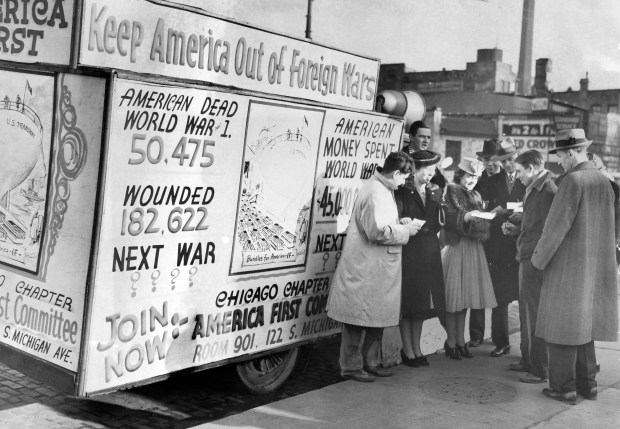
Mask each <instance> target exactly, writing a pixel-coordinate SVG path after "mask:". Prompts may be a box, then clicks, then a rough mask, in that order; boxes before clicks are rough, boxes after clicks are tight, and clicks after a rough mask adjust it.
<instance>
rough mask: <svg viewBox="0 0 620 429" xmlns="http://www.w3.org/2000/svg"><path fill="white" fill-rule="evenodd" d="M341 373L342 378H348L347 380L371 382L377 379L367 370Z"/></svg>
mask: <svg viewBox="0 0 620 429" xmlns="http://www.w3.org/2000/svg"><path fill="white" fill-rule="evenodd" d="M341 375H342V378H346V379H347V380H354V381H360V382H362V383H369V382H371V381H375V377H374V376H373V375H370V374H368V373H367V372H366V371H355V372H348V373H345V374H341Z"/></svg>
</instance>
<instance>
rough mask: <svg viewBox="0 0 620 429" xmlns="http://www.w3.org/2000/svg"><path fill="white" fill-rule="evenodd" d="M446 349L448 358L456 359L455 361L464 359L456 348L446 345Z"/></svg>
mask: <svg viewBox="0 0 620 429" xmlns="http://www.w3.org/2000/svg"><path fill="white" fill-rule="evenodd" d="M444 349H445V353H446V356H448V357H449V358H450V359H454V360H461V359H463V358H462V357H461V354H460V353H459V351H458V350H457V349H456V347H450V346H449V345H447V344H446V345H445V347H444Z"/></svg>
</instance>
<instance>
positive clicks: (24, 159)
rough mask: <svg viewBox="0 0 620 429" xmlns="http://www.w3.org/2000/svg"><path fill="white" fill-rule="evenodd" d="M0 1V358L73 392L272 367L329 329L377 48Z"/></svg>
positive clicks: (253, 382)
mask: <svg viewBox="0 0 620 429" xmlns="http://www.w3.org/2000/svg"><path fill="white" fill-rule="evenodd" d="M43 3H45V5H46V7H42V6H41V4H43ZM8 4H9V3H7V7H6V8H5V9H4V10H2V16H3V19H2V26H0V34H4V35H5V36H6V37H4V39H3V40H4V42H2V43H0V47H2V49H0V75H1V78H0V139H1V147H2V153H3V156H2V158H0V175H1V178H0V350H1V352H0V359H2V361H3V362H5V363H6V364H7V365H10V366H12V367H14V368H17V369H19V370H20V371H22V372H24V373H26V374H30V375H33V376H34V377H37V378H39V379H42V380H44V381H47V382H49V383H53V384H54V386H56V387H58V388H61V389H64V390H66V391H68V392H70V393H71V394H73V395H75V396H79V397H87V396H92V395H95V394H100V393H105V392H110V391H114V390H117V389H121V388H128V387H131V386H136V385H141V384H146V383H151V382H155V381H158V380H162V379H165V378H167V377H169V376H170V375H171V374H174V373H178V372H187V371H196V370H202V369H206V368H211V367H215V366H220V365H224V364H235V365H236V366H237V372H238V374H239V376H240V378H241V380H242V381H243V383H244V384H245V385H246V386H247V387H248V388H249V389H250V390H251V391H253V392H265V391H270V390H273V389H274V388H276V387H277V386H278V385H280V384H281V383H282V381H283V380H284V379H285V378H286V377H287V376H288V375H289V374H290V372H291V371H292V369H293V366H294V363H295V359H296V356H297V347H299V346H300V345H302V344H305V343H309V342H312V341H315V340H316V339H317V338H320V337H323V336H326V335H333V334H335V333H337V332H339V330H340V326H339V324H338V323H337V322H335V321H333V320H331V319H329V318H328V317H327V315H326V312H325V305H326V302H327V295H328V293H329V289H330V285H331V281H332V278H333V274H334V272H335V270H336V267H337V266H338V260H339V257H340V255H341V252H342V249H343V246H345V245H346V230H347V225H348V222H349V218H350V216H351V210H352V207H353V204H354V202H355V199H356V197H357V190H358V188H359V186H360V185H361V183H362V182H363V181H364V180H365V179H367V178H369V177H370V176H371V175H372V174H373V173H374V171H375V168H376V166H377V165H380V164H382V163H383V160H384V158H385V157H386V156H387V155H388V154H389V153H390V152H392V151H395V150H398V149H399V148H400V142H401V137H402V134H403V128H404V121H403V118H402V117H401V118H399V117H396V116H389V115H386V114H380V113H376V112H375V111H374V106H375V98H376V95H377V94H376V88H377V76H378V68H379V62H378V60H376V59H372V58H367V57H364V56H360V55H355V54H352V53H348V52H344V51H342V50H339V49H335V48H331V47H328V46H324V45H320V44H317V43H312V42H310V41H308V40H305V39H300V38H295V37H291V36H285V35H282V34H278V33H275V32H273V31H268V30H264V29H259V28H255V27H251V26H249V25H248V24H245V23H239V22H236V21H233V20H229V19H225V18H222V17H217V16H213V15H211V14H209V13H207V12H205V11H203V10H201V9H197V8H194V7H190V6H183V5H178V4H174V3H170V2H166V1H156V0H122V1H121V0H83V1H81V0H65V1H54V0H41V1H39V2H35V3H33V2H29V1H26V0H23V1H15V2H12V3H10V5H11V7H9V6H8ZM37 5H39V6H37Z"/></svg>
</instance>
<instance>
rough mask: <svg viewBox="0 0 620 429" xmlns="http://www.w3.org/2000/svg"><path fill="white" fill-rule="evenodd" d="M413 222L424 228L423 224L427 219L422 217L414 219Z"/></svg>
mask: <svg viewBox="0 0 620 429" xmlns="http://www.w3.org/2000/svg"><path fill="white" fill-rule="evenodd" d="M412 222H413V223H414V224H416V225H417V226H419V227H420V228H422V226H424V224H425V223H426V221H425V220H422V219H413V220H412Z"/></svg>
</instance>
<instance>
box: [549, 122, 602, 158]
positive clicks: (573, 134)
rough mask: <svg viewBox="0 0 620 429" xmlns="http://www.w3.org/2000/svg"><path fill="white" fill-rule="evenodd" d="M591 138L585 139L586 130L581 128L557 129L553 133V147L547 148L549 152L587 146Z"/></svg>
mask: <svg viewBox="0 0 620 429" xmlns="http://www.w3.org/2000/svg"><path fill="white" fill-rule="evenodd" d="M590 143H592V140H588V139H586V132H585V131H584V130H583V129H582V128H571V129H567V130H558V131H557V132H556V133H555V147H554V148H553V149H549V153H556V152H557V151H558V150H568V149H573V148H576V147H588V146H590Z"/></svg>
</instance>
